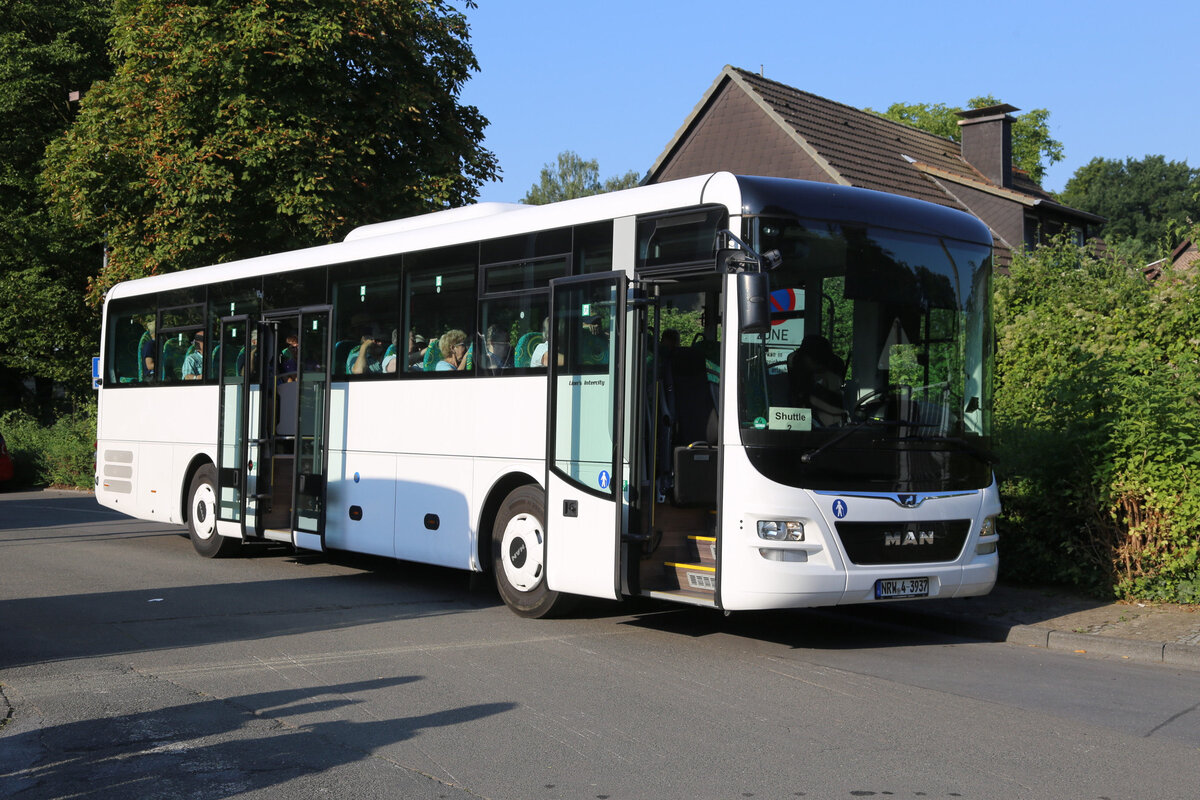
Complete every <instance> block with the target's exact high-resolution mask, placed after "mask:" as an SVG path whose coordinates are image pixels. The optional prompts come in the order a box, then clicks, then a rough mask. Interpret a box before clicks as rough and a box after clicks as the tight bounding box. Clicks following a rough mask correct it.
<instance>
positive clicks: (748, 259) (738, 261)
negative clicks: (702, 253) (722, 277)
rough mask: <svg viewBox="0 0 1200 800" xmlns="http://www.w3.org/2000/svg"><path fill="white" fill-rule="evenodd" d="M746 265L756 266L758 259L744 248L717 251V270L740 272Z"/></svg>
mask: <svg viewBox="0 0 1200 800" xmlns="http://www.w3.org/2000/svg"><path fill="white" fill-rule="evenodd" d="M748 267H755V268H757V267H758V260H757V259H755V258H754V256H752V255H750V253H749V252H747V251H746V250H735V249H732V248H728V249H725V250H718V251H717V272H741V271H742V270H744V269H746V268H748Z"/></svg>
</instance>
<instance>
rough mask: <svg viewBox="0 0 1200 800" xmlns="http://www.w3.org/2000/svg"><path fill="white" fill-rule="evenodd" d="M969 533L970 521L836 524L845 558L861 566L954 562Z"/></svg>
mask: <svg viewBox="0 0 1200 800" xmlns="http://www.w3.org/2000/svg"><path fill="white" fill-rule="evenodd" d="M970 531H971V520H969V519H952V520H938V521H936V522H839V523H837V535H838V538H839V539H841V541H842V547H843V548H844V549H845V550H846V555H848V556H849V557H850V560H851V561H852V562H854V563H855V564H859V565H875V564H926V563H938V562H947V561H954V560H955V559H957V558H958V554H959V553H961V552H962V548H963V543H964V542H966V540H967V534H968V533H970Z"/></svg>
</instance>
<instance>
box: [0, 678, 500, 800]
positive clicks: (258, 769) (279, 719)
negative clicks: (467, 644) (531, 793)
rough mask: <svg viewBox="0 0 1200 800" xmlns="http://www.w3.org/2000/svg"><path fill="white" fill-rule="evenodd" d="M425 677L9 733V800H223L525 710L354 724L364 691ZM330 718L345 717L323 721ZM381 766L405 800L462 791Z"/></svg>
mask: <svg viewBox="0 0 1200 800" xmlns="http://www.w3.org/2000/svg"><path fill="white" fill-rule="evenodd" d="M420 680H421V677H419V676H401V677H395V678H379V679H376V680H369V681H361V682H353V683H342V684H333V685H327V686H315V687H306V688H298V689H283V690H278V691H268V692H258V693H252V694H245V695H240V696H236V697H231V698H228V699H224V700H220V699H215V698H207V697H200V698H199V699H196V700H195V701H194V702H189V703H183V704H166V705H164V706H163V707H160V708H155V709H153V710H147V711H138V712H136V713H129V714H121V715H119V716H112V717H103V718H98V719H90V720H84V721H80V722H71V723H66V724H62V725H51V726H47V727H44V728H33V729H30V730H24V731H21V732H18V733H13V734H11V735H8V736H5V737H3V738H0V796H3V797H9V798H20V799H21V800H34V799H35V798H59V797H72V798H89V799H90V798H94V799H95V800H110V798H113V797H190V798H198V799H199V800H209V799H210V798H212V799H213V800H215V799H216V798H224V797H231V796H235V795H241V794H244V793H252V792H255V791H256V790H262V789H269V788H271V787H276V786H281V785H283V784H286V783H288V782H291V781H295V780H297V779H302V778H304V777H305V776H313V775H318V774H320V773H323V772H326V771H328V770H334V769H337V768H338V767H341V766H344V765H347V764H352V763H356V762H361V761H363V760H364V759H366V758H368V757H370V756H371V754H373V753H376V752H377V751H379V750H380V749H381V748H386V747H388V746H391V745H395V744H397V743H399V742H403V741H406V740H409V739H412V738H414V737H417V736H419V735H420V734H421V732H422V731H424V730H428V729H432V728H441V727H447V726H455V725H462V724H466V723H471V722H473V721H476V720H480V719H484V718H487V717H491V716H494V715H497V714H502V713H504V712H506V711H510V710H512V709H514V708H516V704H515V703H482V704H476V705H469V706H462V707H459V708H450V709H446V710H444V711H438V712H435V713H430V714H418V715H414V716H408V717H397V718H393V719H372V720H367V721H359V720H353V719H348V718H347V717H351V716H353V712H352V710H351V709H352V707H353V706H355V705H357V704H359V703H360V702H365V701H364V700H359V699H355V695H363V694H367V693H372V692H380V691H389V690H397V689H398V688H399V687H403V686H405V685H408V684H414V683H416V682H418V681H420ZM330 711H336V712H337V716H339V717H341V718H340V719H327V720H323V719H321V718H322V717H325V716H328V715H329V712H330ZM380 766H381V768H382V769H385V770H386V771H387V775H388V780H389V781H392V782H394V784H395V794H394V796H396V797H404V796H415V795H419V796H438V795H439V794H441V796H447V797H448V796H458V793H456V792H454V791H453V789H452V786H451V785H450V784H446V783H442V782H440V781H437V780H435V779H433V778H431V777H429V776H427V775H424V774H422V773H419V772H417V771H416V770H413V769H405V768H403V767H398V766H397V765H396V764H395V762H394V761H390V760H388V761H386V762H381V764H380ZM353 774H354V775H358V774H361V773H359V772H355V773H353ZM339 777H340V776H336V775H335V776H330V777H328V778H327V780H330V781H331V782H332V783H333V784H334V785H335V788H336V789H337V791H335V792H334V793H333V794H332V795H331V796H353V786H346V785H343V784H342V782H341V780H340V779H339ZM447 792H448V793H447ZM463 794H464V795H465V792H464V793H463Z"/></svg>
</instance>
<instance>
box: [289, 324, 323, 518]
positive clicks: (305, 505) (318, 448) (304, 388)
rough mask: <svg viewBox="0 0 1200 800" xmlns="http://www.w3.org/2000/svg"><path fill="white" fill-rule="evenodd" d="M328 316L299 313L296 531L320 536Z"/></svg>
mask: <svg viewBox="0 0 1200 800" xmlns="http://www.w3.org/2000/svg"><path fill="white" fill-rule="evenodd" d="M329 327H330V325H329V312H328V311H318V312H310V313H302V314H301V316H300V331H299V348H298V352H297V354H296V355H297V360H298V364H297V372H298V381H297V383H298V390H299V392H298V394H299V397H298V400H297V402H298V406H299V417H298V422H297V425H296V433H297V442H296V456H297V461H296V508H295V514H296V517H295V529H296V530H298V531H305V532H307V533H316V534H320V533H322V531H323V529H324V519H325V513H324V512H325V451H326V448H327V446H328V443H327V442H326V429H327V427H328V419H329V411H328V401H329V391H328V389H329Z"/></svg>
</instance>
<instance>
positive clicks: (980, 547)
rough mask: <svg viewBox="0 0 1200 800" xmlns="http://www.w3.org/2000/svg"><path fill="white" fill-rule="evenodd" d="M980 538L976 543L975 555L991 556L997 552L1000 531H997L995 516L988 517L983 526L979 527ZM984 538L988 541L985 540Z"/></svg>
mask: <svg viewBox="0 0 1200 800" xmlns="http://www.w3.org/2000/svg"><path fill="white" fill-rule="evenodd" d="M979 539H980V541H979V543H978V544H976V545H975V555H979V556H989V555H991V554H992V553H994V552H996V542H997V541H998V540H999V533H998V532H997V531H996V518H995V517H988V518H986V519H985V520H984V521H983V526H982V527H980V529H979ZM984 539H987V540H988V541H983V540H984Z"/></svg>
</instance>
